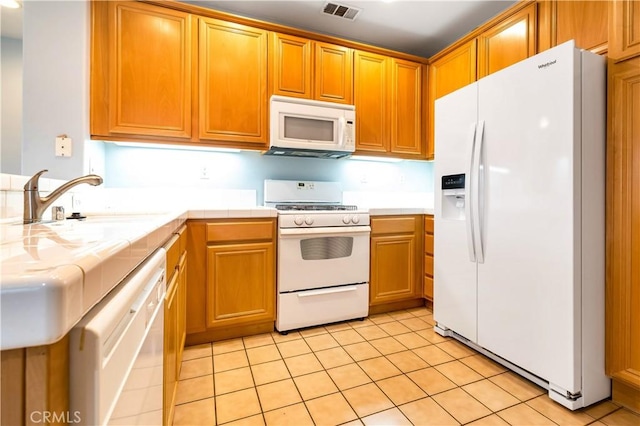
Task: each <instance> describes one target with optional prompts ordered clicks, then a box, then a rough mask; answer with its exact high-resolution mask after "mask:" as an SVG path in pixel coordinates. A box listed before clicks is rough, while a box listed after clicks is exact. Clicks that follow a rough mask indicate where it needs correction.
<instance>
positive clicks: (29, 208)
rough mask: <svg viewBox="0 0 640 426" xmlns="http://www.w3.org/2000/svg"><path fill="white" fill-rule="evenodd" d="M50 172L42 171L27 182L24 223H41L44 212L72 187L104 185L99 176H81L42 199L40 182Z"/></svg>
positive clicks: (25, 187)
mask: <svg viewBox="0 0 640 426" xmlns="http://www.w3.org/2000/svg"><path fill="white" fill-rule="evenodd" d="M48 171H49V170H46V169H45V170H40V171H39V172H38V173H36V174H35V175H33V177H32V178H31V179H29V182H27V183H26V185H25V186H24V214H23V216H22V217H23V220H22V223H35V222H40V221H41V220H42V213H44V211H45V210H46V209H47V208H48V207H49V206H50V205H51V204H52V203H53V202H54V201H55V200H57V199H58V197H60V196H61V195H62V194H64V193H65V192H67V191H68V190H69V189H71V188H72V187H74V186H76V185H78V184H80V183H88V184H89V185H93V186H97V185H100V184H101V183H102V178H101V177H100V176H98V175H86V176H81V177H79V178H75V179H72V180H70V181H69V182H67V183H65V184H63V185H61V186H60V187H59V188H56V190H55V191H53V192H52V193H51V194H49V195H47V196H46V197H41V196H40V191H39V190H38V181H39V180H40V175H42V174H43V173H45V172H48Z"/></svg>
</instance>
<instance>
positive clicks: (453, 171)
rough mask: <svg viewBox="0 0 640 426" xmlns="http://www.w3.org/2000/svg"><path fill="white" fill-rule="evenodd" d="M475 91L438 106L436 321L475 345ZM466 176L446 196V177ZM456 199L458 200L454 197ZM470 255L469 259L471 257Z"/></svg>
mask: <svg viewBox="0 0 640 426" xmlns="http://www.w3.org/2000/svg"><path fill="white" fill-rule="evenodd" d="M477 105H478V98H477V85H476V84H471V85H469V86H466V87H464V88H462V89H460V90H458V91H456V92H454V93H451V94H449V95H447V96H445V97H443V98H441V99H438V100H437V101H436V107H435V108H436V110H435V122H436V127H435V139H436V158H437V161H436V162H435V181H436V190H435V224H434V277H433V279H434V300H435V303H434V307H433V308H434V312H433V316H434V319H435V320H436V321H437V323H438V325H439V326H440V327H441V328H450V329H452V330H454V331H455V332H456V333H458V334H460V335H462V336H464V337H465V338H467V339H469V340H471V341H473V342H475V341H476V332H477V325H476V324H477V322H476V313H477V303H476V302H477V300H476V274H477V270H476V262H475V261H474V260H471V259H470V257H471V258H473V257H474V256H473V250H474V247H473V245H474V244H473V238H472V234H471V233H472V232H473V229H472V227H471V225H472V222H471V218H470V217H469V216H470V211H469V207H470V206H471V204H470V200H469V189H470V187H471V180H470V179H469V171H470V169H471V156H472V152H473V143H474V138H475V129H476V120H477V115H478V110H477ZM461 173H464V174H466V175H467V176H466V179H465V190H464V191H443V190H442V176H448V175H457V174H461ZM456 194H457V195H456ZM470 253H471V254H470Z"/></svg>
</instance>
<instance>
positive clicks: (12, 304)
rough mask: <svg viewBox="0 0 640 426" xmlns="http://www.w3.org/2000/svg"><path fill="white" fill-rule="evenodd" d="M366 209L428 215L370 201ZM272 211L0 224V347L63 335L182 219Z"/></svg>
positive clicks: (41, 341)
mask: <svg viewBox="0 0 640 426" xmlns="http://www.w3.org/2000/svg"><path fill="white" fill-rule="evenodd" d="M369 212H370V214H371V215H399V214H433V209H429V208H423V207H421V208H406V207H404V208H371V209H369ZM247 217H277V211H276V210H275V209H272V208H265V207H251V208H221V209H194V210H188V211H178V212H173V213H143V214H140V213H138V214H111V215H104V216H89V217H88V218H87V219H86V220H84V221H74V220H66V221H63V222H50V223H39V224H32V225H22V224H21V223H19V221H13V222H12V223H1V224H0V250H1V252H0V255H1V257H0V260H1V262H2V268H1V270H0V350H6V349H14V348H22V347H30V346H38V345H47V344H51V343H54V342H56V341H57V340H59V339H60V338H62V337H63V336H64V335H65V334H66V333H67V332H68V331H69V330H70V329H71V328H72V327H73V326H74V325H75V324H76V323H77V322H78V321H79V320H80V319H81V318H82V317H83V316H84V315H85V314H86V313H87V312H88V311H89V310H90V309H91V308H92V307H93V306H94V305H96V304H97V303H98V302H99V301H100V300H102V298H103V297H104V296H105V295H106V294H107V293H108V292H109V291H110V290H111V289H113V288H114V287H115V286H116V285H117V284H118V283H119V282H120V281H121V280H122V279H123V278H124V277H125V276H126V275H127V274H129V272H131V271H132V270H133V269H134V268H135V267H136V266H137V265H138V264H140V262H142V261H143V260H144V259H145V258H146V257H147V256H149V255H150V254H151V253H153V252H154V251H155V250H156V249H157V248H158V247H160V246H161V245H162V244H164V242H165V241H166V240H168V239H169V237H170V236H171V234H172V233H174V232H175V231H177V230H178V229H179V228H180V226H181V225H182V224H183V223H184V222H185V221H186V220H187V219H219V218H247Z"/></svg>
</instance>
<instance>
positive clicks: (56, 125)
mask: <svg viewBox="0 0 640 426" xmlns="http://www.w3.org/2000/svg"><path fill="white" fill-rule="evenodd" d="M23 6H24V12H23V54H24V56H23V66H24V74H23V78H24V80H23V83H24V93H23V102H24V109H23V142H22V174H24V175H32V174H34V173H35V172H37V171H38V170H41V169H49V173H48V174H46V175H45V176H46V177H48V178H58V179H71V178H75V177H77V176H80V175H82V174H86V173H87V172H88V160H86V159H85V154H86V146H85V141H86V140H88V139H89V61H90V57H89V44H90V43H89V40H90V4H89V2H88V1H86V0H81V1H55V0H51V1H36V0H29V1H25V2H23ZM61 134H66V135H68V136H69V137H70V138H71V139H72V140H73V154H72V156H71V157H68V158H63V157H56V156H55V150H54V148H55V138H56V136H58V135H61Z"/></svg>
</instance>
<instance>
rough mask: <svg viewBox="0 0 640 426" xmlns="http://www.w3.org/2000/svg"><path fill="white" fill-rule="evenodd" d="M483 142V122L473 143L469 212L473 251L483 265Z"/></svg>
mask: <svg viewBox="0 0 640 426" xmlns="http://www.w3.org/2000/svg"><path fill="white" fill-rule="evenodd" d="M483 142H484V121H480V122H479V123H478V126H477V129H476V134H475V141H474V143H473V151H474V152H473V165H472V166H471V167H472V170H473V171H474V172H475V174H474V175H473V179H472V180H471V185H472V187H471V192H472V193H471V204H472V205H471V211H472V212H473V230H474V231H475V234H474V238H473V241H474V244H475V247H474V251H475V253H476V257H477V258H478V263H484V251H483V245H482V217H480V216H481V213H482V211H481V208H480V205H481V201H482V197H483V195H484V194H483V192H484V191H483V189H484V188H483V184H482V183H483V180H484V176H483V174H484V167H483V165H482V164H481V160H482V144H483Z"/></svg>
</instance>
